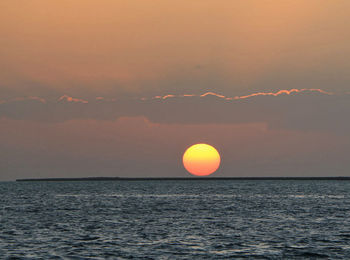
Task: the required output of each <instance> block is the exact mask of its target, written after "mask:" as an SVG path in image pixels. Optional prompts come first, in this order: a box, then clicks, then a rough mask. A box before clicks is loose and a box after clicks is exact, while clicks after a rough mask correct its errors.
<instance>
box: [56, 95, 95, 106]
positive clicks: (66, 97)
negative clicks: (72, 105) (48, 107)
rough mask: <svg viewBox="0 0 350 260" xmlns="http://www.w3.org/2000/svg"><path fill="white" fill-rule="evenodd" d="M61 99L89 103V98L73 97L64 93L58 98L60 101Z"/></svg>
mask: <svg viewBox="0 0 350 260" xmlns="http://www.w3.org/2000/svg"><path fill="white" fill-rule="evenodd" d="M61 101H65V102H76V103H83V104H87V103H89V101H87V100H84V99H80V98H73V97H70V96H68V95H63V96H62V97H60V98H59V99H58V102H61Z"/></svg>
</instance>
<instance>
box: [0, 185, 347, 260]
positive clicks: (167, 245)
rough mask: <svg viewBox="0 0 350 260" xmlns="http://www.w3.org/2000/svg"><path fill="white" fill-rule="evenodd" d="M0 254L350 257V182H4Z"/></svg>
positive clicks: (20, 256)
mask: <svg viewBox="0 0 350 260" xmlns="http://www.w3.org/2000/svg"><path fill="white" fill-rule="evenodd" d="M0 256H1V257H0V258H1V259H6V258H9V259H130V258H134V259H138V258H139V259H224V258H227V259H232V258H235V259H240V258H248V259H313V258H314V259H319V258H327V259H350V182H349V181H325V180H322V181H317V180H308V181H306V180H302V181H299V180H297V181H292V180H281V181H278V180H270V181H266V180H246V181H244V180H232V181H227V180H226V181H220V180H219V181H199V180H198V181H196V180H194V181H109V182H108V181H106V182H103V181H96V182H93V181H83V182H26V183H25V182H21V183H16V182H3V183H0Z"/></svg>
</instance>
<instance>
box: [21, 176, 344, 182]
mask: <svg viewBox="0 0 350 260" xmlns="http://www.w3.org/2000/svg"><path fill="white" fill-rule="evenodd" d="M163 180H164V181H169V180H175V181H176V180H180V181H193V180H205V181H210V180H350V176H334V177H331V176H328V177H321V176H318V177H310V176H309V177H291V176H288V177H271V176H270V177H77V178H28V179H16V180H15V181H16V182H35V181H163Z"/></svg>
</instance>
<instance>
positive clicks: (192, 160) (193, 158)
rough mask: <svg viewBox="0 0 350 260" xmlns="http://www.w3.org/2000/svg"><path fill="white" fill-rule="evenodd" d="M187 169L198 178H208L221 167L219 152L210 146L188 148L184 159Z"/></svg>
mask: <svg viewBox="0 0 350 260" xmlns="http://www.w3.org/2000/svg"><path fill="white" fill-rule="evenodd" d="M182 161H183V164H184V167H185V169H186V170H187V171H188V172H189V173H191V174H193V175H196V176H207V175H210V174H212V173H214V172H215V171H216V170H217V169H218V168H219V166H220V161H221V160H220V154H219V152H218V151H217V150H216V149H215V148H214V147H213V146H211V145H209V144H195V145H192V146H191V147H189V148H187V150H186V151H185V153H184V155H183V158H182Z"/></svg>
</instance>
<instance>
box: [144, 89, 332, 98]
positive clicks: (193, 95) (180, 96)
mask: <svg viewBox="0 0 350 260" xmlns="http://www.w3.org/2000/svg"><path fill="white" fill-rule="evenodd" d="M303 92H306V93H307V92H316V93H320V94H325V95H333V94H334V93H333V92H329V91H325V90H322V89H317V88H310V89H308V88H303V89H296V88H294V89H289V90H288V89H283V90H279V91H277V92H257V93H252V94H249V95H245V96H235V97H227V96H225V95H221V94H218V93H215V92H206V93H204V94H201V95H195V94H184V95H173V94H167V95H164V96H159V95H158V96H154V97H152V98H150V99H168V98H177V97H178V98H183V97H206V96H215V97H218V98H222V99H225V100H237V99H246V98H252V97H256V96H274V97H277V96H279V95H291V94H296V93H303ZM141 100H148V98H145V97H143V98H141Z"/></svg>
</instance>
